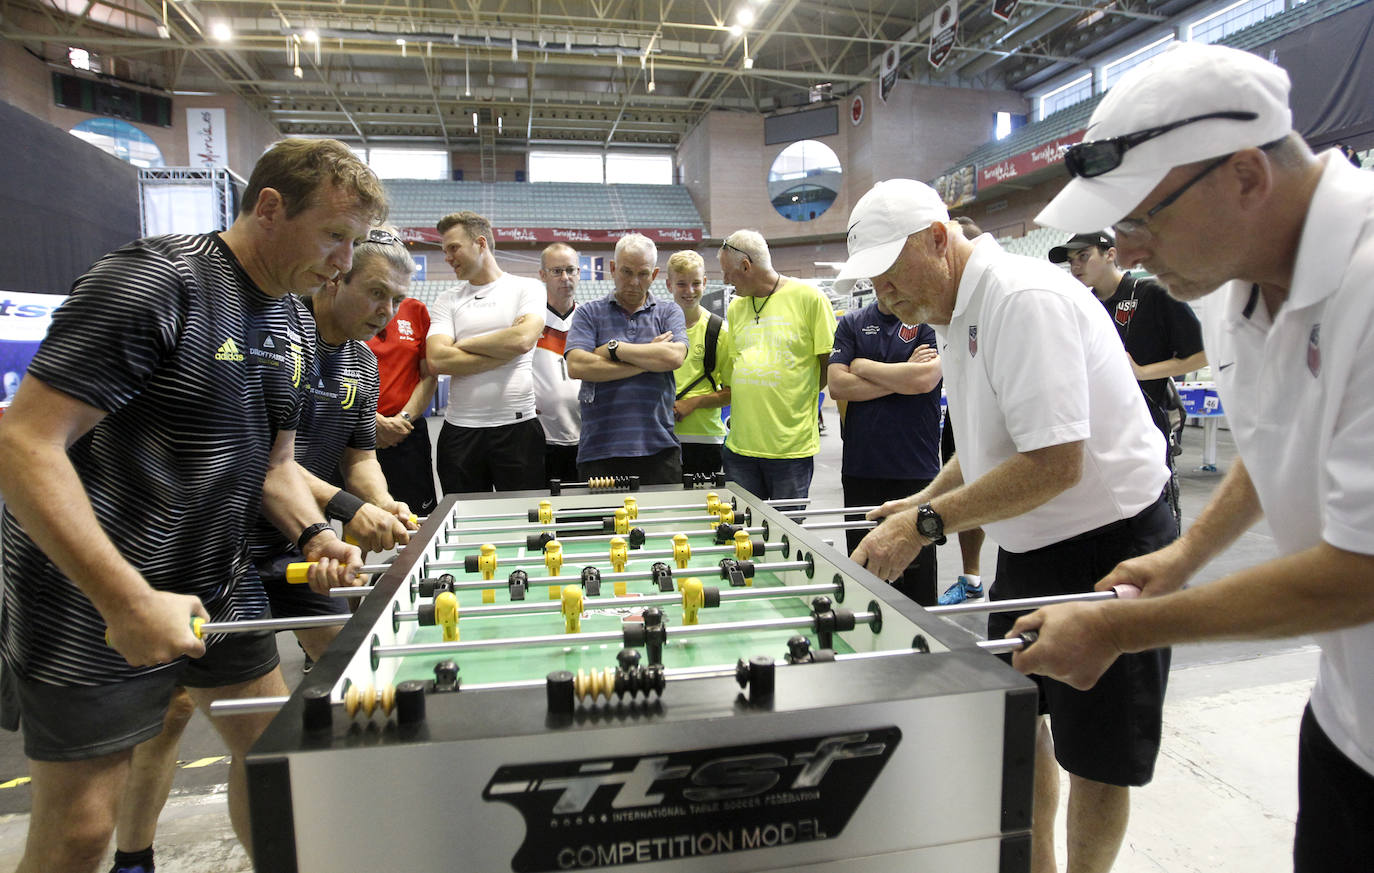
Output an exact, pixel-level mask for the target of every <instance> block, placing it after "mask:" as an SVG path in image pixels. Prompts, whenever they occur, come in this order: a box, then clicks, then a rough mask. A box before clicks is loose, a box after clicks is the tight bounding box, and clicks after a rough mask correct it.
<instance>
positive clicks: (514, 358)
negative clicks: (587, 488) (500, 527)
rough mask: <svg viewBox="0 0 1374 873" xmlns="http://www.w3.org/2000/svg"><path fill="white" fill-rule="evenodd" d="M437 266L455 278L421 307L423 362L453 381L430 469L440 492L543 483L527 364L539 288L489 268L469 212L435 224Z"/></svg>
mask: <svg viewBox="0 0 1374 873" xmlns="http://www.w3.org/2000/svg"><path fill="white" fill-rule="evenodd" d="M436 227H437V228H438V230H439V233H441V234H442V235H443V245H444V259H445V260H446V261H448V265H449V266H450V267H452V268H453V274H454V275H455V276H457V277H458V278H459V279H461V280H463V281H462V282H460V283H459V284H458V286H457V287H455V288H453V289H452V290H449V291H445V292H444V293H443V294H440V295H439V299H438V300H436V301H435V302H434V305H433V306H432V307H430V323H429V337H428V338H427V339H426V340H425V355H426V357H427V358H428V360H429V366H430V369H431V370H432V371H434V372H435V373H447V374H448V375H450V376H452V377H453V380H452V382H451V383H450V385H449V394H448V396H449V402H448V411H447V412H445V413H444V426H443V428H442V429H441V430H440V431H439V444H438V448H437V451H436V452H435V457H434V465H435V467H436V468H437V470H438V472H439V484H440V486H442V487H443V489H444V493H445V494H453V493H463V492H469V491H492V490H496V491H519V490H524V489H532V488H539V487H542V485H543V484H544V429H543V428H542V427H540V425H539V419H538V418H537V417H536V415H535V404H534V375H533V370H532V367H531V362H530V358H531V357H532V355H533V352H534V346H535V343H536V342H538V340H539V335H540V333H542V332H543V330H544V288H543V286H542V285H540V284H539V282H538V281H537V280H535V279H526V278H522V277H520V276H512V275H510V274H509V273H505V272H503V271H502V270H501V268H500V267H499V266H497V264H496V255H495V254H494V253H493V247H494V245H495V237H494V236H493V234H492V231H491V223H490V222H489V221H487V220H486V219H485V218H483V217H482V216H480V215H478V214H477V213H475V212H455V213H452V214H451V215H446V216H444V217H443V218H441V219H439V223H438V224H437V225H436Z"/></svg>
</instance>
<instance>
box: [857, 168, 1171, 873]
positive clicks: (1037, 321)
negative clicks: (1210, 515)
mask: <svg viewBox="0 0 1374 873" xmlns="http://www.w3.org/2000/svg"><path fill="white" fill-rule="evenodd" d="M848 243H849V261H848V262H847V263H846V264H845V266H844V268H843V269H842V270H841V271H840V277H841V278H845V277H855V278H859V277H871V278H872V279H873V286H874V289H875V291H876V292H877V295H878V299H879V300H881V301H882V302H883V304H884V305H885V306H886V307H887V308H888V309H890V310H892V311H893V312H894V313H896V314H897V316H898V317H900V318H901V319H902V321H903V322H905V323H907V324H916V323H920V322H924V323H927V324H930V325H931V326H932V327H934V328H935V331H936V334H937V335H938V336H939V339H940V355H941V360H942V362H943V364H944V375H945V390H946V392H947V393H948V395H949V410H950V412H949V418H950V421H952V422H953V423H954V429H955V432H956V433H958V435H959V449H958V452H957V453H956V454H955V455H954V456H953V457H951V458H950V460H949V462H948V463H947V464H946V465H945V467H944V469H942V470H941V471H940V474H939V475H938V476H937V477H936V478H935V480H934V481H933V482H931V483H930V485H928V486H927V487H925V488H923V489H922V490H921V491H919V492H918V493H916V494H914V495H912V496H911V497H908V498H906V499H904V500H896V501H890V502H888V503H885V504H883V505H882V506H881V507H880V508H878V509H877V510H874V511H873V512H871V513H869V517H870V518H883V519H885V520H884V521H883V523H882V524H880V525H879V526H878V527H877V528H875V529H874V530H873V531H871V532H870V533H869V534H868V536H867V537H865V538H864V540H863V541H862V542H861V543H859V545H858V547H857V548H856V549H855V550H854V554H853V557H854V560H855V561H856V562H858V563H860V564H862V565H864V566H866V567H868V569H869V570H870V571H872V572H873V573H874V574H875V575H876V576H878V577H879V578H882V579H895V578H897V577H899V576H900V575H901V573H902V570H903V568H905V567H906V566H907V564H908V563H910V561H911V559H912V558H913V557H914V556H915V554H916V552H917V550H918V549H920V548H922V547H924V546H926V545H928V544H930V543H932V542H934V543H936V544H939V543H942V542H944V537H945V535H946V534H948V533H954V532H957V531H960V530H966V529H968V528H973V527H979V526H981V527H983V528H985V529H986V530H987V535H988V536H989V537H990V538H992V539H993V540H995V541H996V542H997V543H998V545H999V546H1000V548H999V550H998V555H997V572H996V582H995V584H994V585H993V587H992V590H991V592H990V597H991V598H992V599H993V600H1006V599H1011V598H1019V597H1034V596H1042V595H1049V594H1067V593H1075V592H1086V591H1090V590H1092V587H1093V584H1094V583H1095V582H1096V581H1097V580H1098V579H1100V578H1101V577H1102V576H1103V575H1104V574H1105V573H1106V572H1107V571H1108V570H1110V569H1111V568H1112V567H1113V566H1115V565H1116V563H1117V562H1119V561H1121V560H1124V559H1126V558H1128V557H1131V556H1134V555H1142V554H1146V553H1148V552H1151V551H1154V550H1156V549H1158V548H1160V547H1162V546H1163V545H1165V544H1167V543H1168V542H1170V541H1171V540H1172V539H1173V538H1174V537H1175V536H1176V533H1175V527H1174V522H1173V516H1172V514H1171V513H1170V511H1169V509H1168V506H1167V504H1166V503H1165V502H1164V501H1163V500H1162V499H1161V491H1162V489H1163V487H1164V484H1165V482H1166V480H1167V479H1168V475H1169V474H1168V470H1167V468H1166V467H1165V466H1164V439H1163V436H1162V435H1161V434H1160V432H1159V430H1158V429H1156V428H1155V426H1154V425H1153V423H1152V422H1151V419H1150V415H1149V413H1148V412H1147V411H1146V408H1145V401H1144V399H1143V398H1142V396H1141V393H1140V389H1139V388H1137V387H1136V383H1135V377H1134V376H1133V375H1132V374H1131V367H1130V363H1129V361H1128V360H1127V357H1126V355H1125V354H1124V352H1123V351H1122V348H1121V341H1120V340H1119V339H1117V335H1116V329H1115V328H1114V327H1113V326H1112V322H1111V319H1110V318H1109V317H1108V315H1107V312H1106V310H1104V309H1103V308H1102V306H1101V304H1099V303H1098V302H1097V301H1096V300H1094V299H1093V298H1092V296H1091V295H1088V294H1084V293H1083V287H1082V286H1081V285H1080V284H1079V283H1078V282H1077V281H1075V280H1074V279H1073V278H1072V277H1070V276H1069V275H1068V274H1067V273H1065V272H1063V271H1062V270H1060V269H1058V268H1057V267H1055V266H1053V265H1051V264H1050V263H1048V262H1046V261H1044V260H1040V259H1032V258H1026V257H1021V256H1018V255H1012V254H1008V253H1007V252H1004V251H1003V250H1002V249H1001V247H999V246H998V245H997V243H996V241H995V240H993V239H992V237H990V236H988V235H986V234H984V235H983V236H980V237H978V238H977V239H976V240H972V241H970V240H968V239H966V238H965V237H964V235H963V233H962V232H961V230H960V229H959V225H958V223H957V222H952V221H950V220H949V216H948V214H947V213H946V212H945V207H944V204H943V203H942V202H941V200H940V198H939V196H938V195H937V194H936V193H935V192H934V191H933V190H932V189H931V188H929V187H927V186H926V185H923V184H921V183H920V182H914V181H911V180H909V179H893V180H889V181H886V182H879V183H878V184H877V185H875V186H874V187H873V189H872V190H871V191H869V192H868V193H867V194H865V195H864V196H863V197H862V198H861V199H860V200H859V202H858V203H857V204H856V205H855V207H854V211H853V213H852V214H851V215H850V220H849V239H848ZM1013 617H1014V614H1011V615H1008V614H994V615H993V616H992V617H990V618H989V620H988V632H989V636H1000V635H1002V634H1003V633H1005V632H1006V631H1007V630H1008V628H1010V626H1011V623H1012V618H1013ZM1168 669H1169V652H1168V651H1167V650H1156V651H1151V652H1144V653H1140V654H1136V655H1133V656H1131V657H1130V658H1129V659H1123V660H1121V661H1120V662H1119V663H1118V664H1117V665H1116V666H1114V667H1113V668H1112V671H1111V673H1110V675H1108V676H1106V677H1104V679H1103V681H1102V682H1100V683H1098V686H1097V687H1096V688H1094V689H1093V690H1092V691H1090V692H1082V691H1076V690H1074V689H1072V688H1070V687H1069V686H1067V685H1065V684H1063V683H1060V682H1056V681H1053V680H1044V681H1040V680H1038V679H1037V685H1038V686H1039V688H1040V707H1041V708H1040V712H1041V713H1042V714H1048V715H1049V716H1050V718H1049V722H1048V724H1045V723H1043V722H1042V724H1041V728H1040V731H1039V737H1038V740H1037V756H1036V780H1035V807H1034V819H1033V828H1032V833H1031V837H1032V868H1031V869H1032V870H1033V871H1036V873H1047V871H1052V870H1055V869H1057V868H1056V866H1055V860H1054V817H1055V813H1056V811H1057V808H1058V801H1059V796H1058V795H1059V773H1058V770H1057V768H1056V767H1055V762H1056V760H1057V761H1058V762H1059V764H1060V765H1062V766H1063V767H1064V769H1066V770H1068V772H1069V774H1070V780H1069V784H1070V789H1069V801H1068V843H1069V867H1068V869H1069V870H1071V871H1073V873H1105V871H1107V870H1110V869H1111V866H1112V863H1113V861H1114V860H1115V858H1116V854H1117V851H1118V849H1119V848H1120V846H1121V840H1122V838H1123V836H1124V835H1125V830H1126V822H1127V819H1128V817H1129V811H1130V787H1131V786H1137V785H1144V784H1145V783H1147V782H1149V781H1150V779H1151V778H1152V776H1153V773H1154V764H1155V758H1156V756H1157V754H1158V751H1159V739H1160V726H1161V713H1162V708H1163V699H1164V687H1165V683H1166V681H1167V678H1168Z"/></svg>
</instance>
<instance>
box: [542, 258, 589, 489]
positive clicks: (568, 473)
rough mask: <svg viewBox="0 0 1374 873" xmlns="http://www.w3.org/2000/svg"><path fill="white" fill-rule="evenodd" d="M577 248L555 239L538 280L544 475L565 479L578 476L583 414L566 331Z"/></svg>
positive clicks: (573, 305)
mask: <svg viewBox="0 0 1374 873" xmlns="http://www.w3.org/2000/svg"><path fill="white" fill-rule="evenodd" d="M580 275H581V274H580V268H579V266H578V254H577V249H575V248H573V247H572V246H570V245H568V244H567V243H554V244H552V245H550V246H548V247H547V248H545V249H544V251H543V252H542V253H541V254H540V255H539V279H540V281H542V282H543V283H544V291H545V299H546V303H545V310H544V332H543V333H541V334H540V335H539V342H538V343H536V344H535V347H534V359H533V361H532V365H533V368H534V400H535V404H536V405H537V407H538V409H537V410H536V411H537V412H538V414H539V423H540V424H541V425H543V427H544V475H545V477H547V478H549V479H561V480H562V481H564V482H575V481H577V478H578V476H577V443H578V440H579V439H580V437H581V433H582V413H581V410H580V409H579V406H580V404H579V403H578V400H577V395H578V392H579V391H580V390H581V389H582V382H581V380H580V379H574V378H572V377H571V376H569V375H568V362H567V361H565V360H563V352H564V351H566V350H567V344H568V330H569V329H570V328H571V327H572V318H573V310H575V309H577V301H576V300H575V299H574V295H575V294H576V293H577V281H578V279H579V277H580Z"/></svg>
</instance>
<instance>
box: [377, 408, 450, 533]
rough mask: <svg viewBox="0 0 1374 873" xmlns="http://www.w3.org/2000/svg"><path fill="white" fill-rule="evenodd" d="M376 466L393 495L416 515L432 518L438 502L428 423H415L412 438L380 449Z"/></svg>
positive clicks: (417, 421)
mask: <svg viewBox="0 0 1374 873" xmlns="http://www.w3.org/2000/svg"><path fill="white" fill-rule="evenodd" d="M377 463H378V464H380V465H381V467H382V475H384V476H386V488H387V490H388V491H390V492H391V496H392V497H395V498H396V499H397V500H399V501H401V502H402V503H404V504H405V505H406V506H409V507H410V511H411V512H413V513H415V514H416V515H422V516H423V515H429V513H430V511H431V510H432V509H434V505H435V503H437V502H438V500H437V498H436V497H435V494H434V458H433V452H432V450H431V448H430V441H429V421H428V420H427V419H424V418H420V419H417V420H416V421H415V427H414V429H413V430H411V432H410V436H408V437H406V438H405V439H403V440H401V441H400V442H399V443H397V444H396V445H394V446H390V447H388V448H385V449H378V450H377Z"/></svg>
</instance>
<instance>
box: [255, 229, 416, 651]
mask: <svg viewBox="0 0 1374 873" xmlns="http://www.w3.org/2000/svg"><path fill="white" fill-rule="evenodd" d="M414 269H415V267H414V263H413V262H412V261H411V259H410V254H409V253H408V252H407V251H406V247H405V244H404V243H402V242H401V240H400V238H399V237H398V236H397V235H396V234H395V232H394V231H393V230H391V229H385V230H384V229H380V228H377V229H373V230H372V231H371V232H370V233H369V234H368V239H367V241H366V242H364V243H362V244H360V245H359V246H358V247H357V249H356V250H355V251H354V253H353V268H352V269H351V270H349V271H348V273H346V274H344V275H343V276H341V277H339V278H337V279H334V280H332V281H330V282H327V283H325V286H324V288H322V289H320V290H319V291H318V292H316V293H315V294H314V295H312V296H310V297H307V298H304V302H303V303H302V308H303V309H305V310H306V311H307V312H308V314H307V315H306V316H305V317H306V318H307V319H310V320H313V321H314V323H315V326H316V328H317V334H318V348H317V350H316V354H315V368H314V373H313V374H312V377H311V379H310V380H309V382H308V383H307V397H306V402H305V406H304V408H303V409H302V410H301V421H300V426H299V427H298V429H297V434H296V461H297V463H299V464H300V465H301V466H302V467H303V468H304V469H305V470H306V472H307V473H308V474H309V477H308V481H309V483H310V486H311V490H312V492H313V493H314V495H315V499H316V502H317V503H318V504H319V505H320V507H321V508H323V509H324V510H325V514H326V515H328V516H329V517H330V518H333V519H336V520H338V521H340V522H342V523H343V525H344V533H345V534H346V535H347V536H348V537H349V538H350V539H352V540H353V541H354V542H357V543H358V544H359V545H360V546H362V547H363V549H364V550H365V551H378V552H384V551H387V550H389V549H393V548H395V547H396V546H397V545H398V544H403V543H407V542H409V541H410V535H409V533H408V532H407V525H408V523H409V519H410V508H409V507H407V506H406V505H405V504H404V503H401V502H399V501H397V500H396V499H395V498H393V497H392V496H391V493H390V491H389V490H388V488H387V483H386V476H385V475H384V474H383V473H382V467H381V464H379V463H378V462H377V417H376V412H377V396H378V394H379V392H380V380H379V376H378V372H377V358H376V356H375V355H373V354H372V350H371V349H369V348H368V347H367V344H366V342H365V341H366V340H369V339H371V338H372V337H374V336H376V335H377V332H378V331H380V330H381V329H382V328H384V327H386V325H387V324H388V323H389V322H390V321H391V317H392V315H394V314H395V312H396V306H398V305H399V304H400V302H401V301H402V300H404V299H405V298H406V293H407V292H408V291H409V289H410V276H411V273H412V272H414ZM338 470H342V472H343V482H344V486H345V487H344V489H340V488H338V487H337V486H335V485H333V484H331V482H332V480H335V479H336V476H337V473H336V471H338ZM249 549H250V551H251V553H252V555H253V560H254V562H255V563H256V564H257V567H258V573H259V575H260V576H261V577H262V582H263V587H264V588H265V589H266V591H267V598H268V601H269V602H270V604H271V607H272V615H273V616H275V617H279V618H285V617H292V616H300V615H327V614H330V613H342V612H347V611H348V607H347V604H346V603H345V602H344V601H342V600H340V599H338V598H334V597H328V596H326V595H321V594H317V593H316V592H314V591H302V590H301V586H299V585H290V584H288V583H287V582H286V567H287V565H288V564H290V563H292V562H295V561H300V560H303V558H302V556H301V553H300V550H299V549H297V548H296V546H295V543H293V542H292V541H291V540H290V539H288V538H287V537H285V536H283V534H282V533H281V531H279V530H277V528H275V527H274V526H273V525H272V524H270V523H269V521H268V520H267V519H266V518H264V519H260V520H259V522H258V524H257V526H256V528H254V530H253V533H252V535H251V536H250V538H249ZM338 632H339V628H338V627H330V628H310V629H306V630H299V631H297V632H296V636H297V637H298V638H299V639H300V641H301V644H302V645H303V646H304V648H305V652H306V655H307V656H309V657H310V658H311V659H312V660H318V659H319V657H320V655H321V654H323V652H324V650H325V648H326V647H327V646H328V645H329V643H330V642H331V641H332V640H333V639H334V637H335V636H337V635H338Z"/></svg>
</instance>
